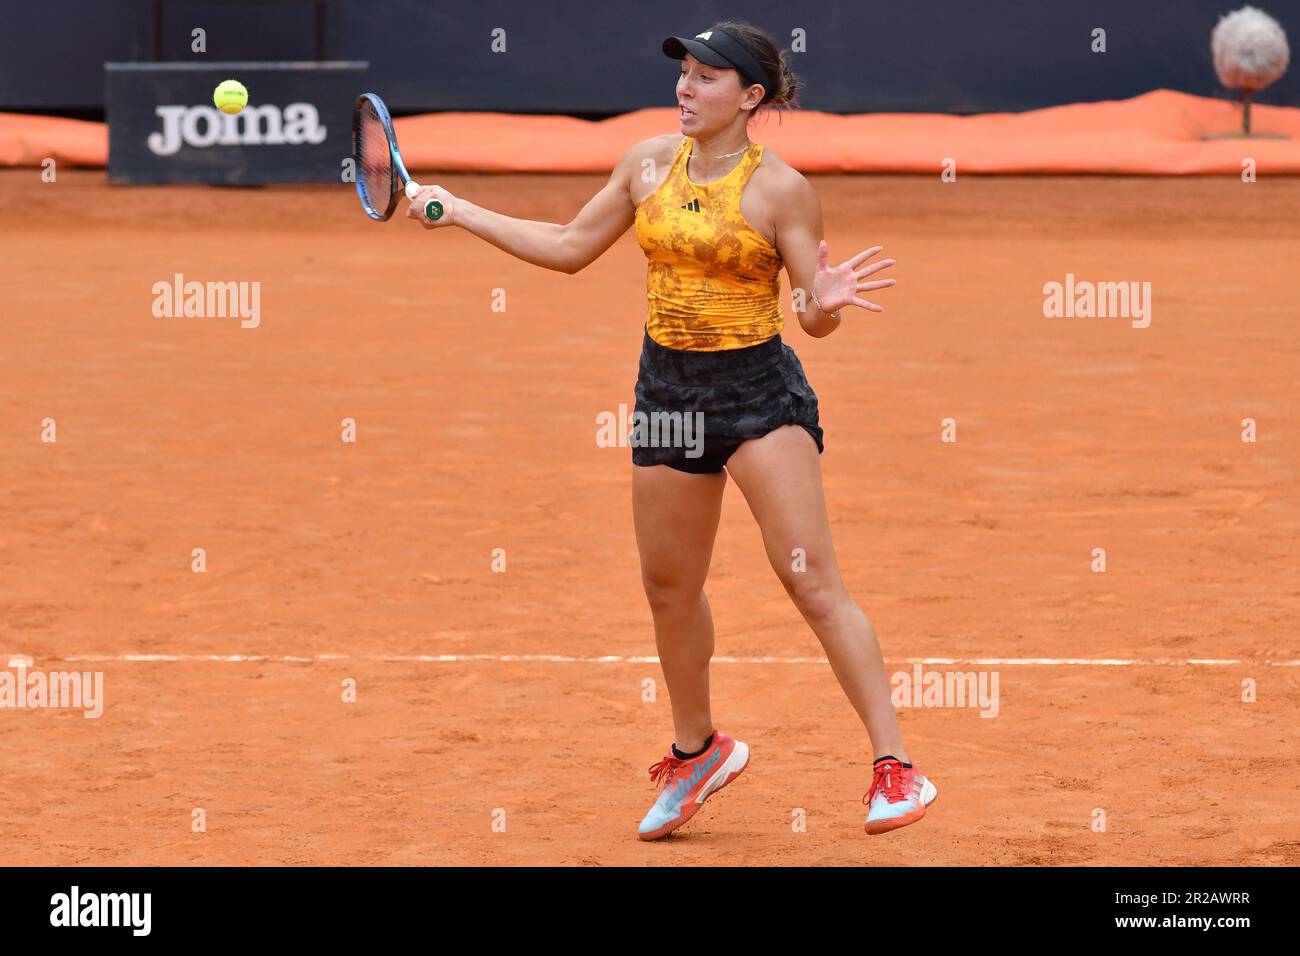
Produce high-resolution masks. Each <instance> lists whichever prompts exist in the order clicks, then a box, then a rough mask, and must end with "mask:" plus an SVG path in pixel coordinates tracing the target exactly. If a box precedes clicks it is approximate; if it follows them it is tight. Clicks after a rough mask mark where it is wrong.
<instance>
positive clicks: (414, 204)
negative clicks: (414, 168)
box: [406, 186, 456, 229]
mask: <svg viewBox="0 0 1300 956" xmlns="http://www.w3.org/2000/svg"><path fill="white" fill-rule="evenodd" d="M430 199H436V200H438V202H440V203H442V218H441V219H437V220H434V219H428V218H426V217H425V215H424V209H425V206H426V205H427V204H428V202H429V200H430ZM406 218H407V219H415V220H418V221H419V223H420V225H422V226H423V227H424V228H425V229H440V228H441V227H443V226H454V225H456V197H455V196H453V195H452V194H451V193H449V192H447V190H445V189H443V188H442V187H441V186H421V187H420V188H419V189H418V190H417V191H416V193H415V198H414V199H412V200H411V202H410V203H409V204H408V205H407V207H406Z"/></svg>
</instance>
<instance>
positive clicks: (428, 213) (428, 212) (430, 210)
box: [406, 179, 443, 222]
mask: <svg viewBox="0 0 1300 956" xmlns="http://www.w3.org/2000/svg"><path fill="white" fill-rule="evenodd" d="M419 191H420V184H419V183H417V182H415V181H414V180H410V179H408V180H407V181H406V198H407V199H414V198H415V194H416V193H418V192H419ZM442 212H443V209H442V203H440V202H438V200H436V199H430V200H429V201H428V202H427V203H425V204H424V218H425V219H428V220H429V221H430V222H437V221H438V220H439V219H441V218H442Z"/></svg>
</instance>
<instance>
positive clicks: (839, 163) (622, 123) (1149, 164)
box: [0, 90, 1300, 175]
mask: <svg viewBox="0 0 1300 956" xmlns="http://www.w3.org/2000/svg"><path fill="white" fill-rule="evenodd" d="M1240 124H1241V118H1240V112H1239V107H1238V106H1237V105H1236V104H1235V103H1232V102H1229V101H1226V100H1216V99H1210V98H1207V97H1201V96H1192V95H1190V94H1187V93H1178V92H1175V91H1173V90H1156V91H1154V92H1151V93H1145V94H1143V95H1141V96H1136V97H1134V98H1133V99H1129V100H1113V101H1108V102H1102V103H1074V104H1069V105H1066V106H1054V107H1050V108H1048V109H1042V110H1032V111H1030V112H1027V113H985V114H981V115H977V116H950V115H947V114H934V113H866V114H858V115H853V116H839V115H835V114H832V113H818V112H813V111H806V112H805V111H801V110H794V111H792V112H790V113H786V114H784V115H783V116H781V117H780V118H779V119H778V118H777V117H775V116H773V117H770V118H768V119H766V120H759V121H757V122H756V123H755V124H754V125H753V126H752V127H751V130H750V133H751V136H752V137H753V138H754V139H755V140H756V141H758V142H760V143H763V144H765V145H766V146H769V147H770V148H771V149H773V150H774V151H775V152H777V153H778V154H780V156H781V158H782V159H784V160H785V161H786V162H788V163H790V165H792V166H794V167H795V168H796V169H799V170H801V171H803V172H807V173H832V172H844V173H850V172H852V173H936V174H937V173H938V172H939V171H940V169H941V168H942V167H943V164H944V161H945V159H949V158H950V159H952V160H953V161H954V162H955V164H956V170H957V172H958V174H960V173H963V172H965V173H1125V174H1156V175H1178V174H1188V173H1233V174H1237V173H1240V172H1241V169H1242V161H1243V159H1245V158H1246V157H1250V158H1252V159H1254V160H1255V163H1256V166H1257V169H1258V171H1259V173H1260V174H1265V175H1267V174H1273V175H1276V174H1282V173H1290V174H1296V173H1300V109H1296V108H1294V107H1280V106H1261V105H1256V106H1255V107H1254V109H1253V126H1254V129H1255V131H1256V132H1272V133H1285V134H1287V135H1289V136H1290V137H1291V138H1290V139H1287V140H1270V139H1251V140H1241V139H1224V140H1211V141H1206V140H1203V139H1202V136H1203V135H1205V134H1210V133H1230V132H1233V131H1234V130H1237V129H1239V128H1240ZM396 127H397V138H398V141H399V142H400V144H401V147H402V154H403V156H404V157H405V159H406V162H407V165H408V166H409V167H410V168H411V169H413V170H415V169H419V170H447V171H456V172H584V173H588V172H596V173H599V172H608V171H609V170H611V169H612V168H613V167H614V165H615V164H616V163H617V162H618V159H619V158H620V157H621V156H622V155H623V153H624V152H625V151H626V150H627V148H628V146H630V145H631V144H632V143H634V142H636V141H637V140H639V139H643V138H645V137H648V136H654V135H656V134H659V133H667V132H675V131H676V130H677V128H678V125H677V112H676V110H674V109H663V108H660V109H647V110H638V111H636V112H634V113H626V114H623V115H621V116H616V117H613V118H611V119H607V120H600V121H595V122H593V121H589V120H581V119H574V118H573V117H568V116H516V115H513V114H509V113H431V114H426V115H423V116H411V117H407V118H405V119H399V120H397V122H396ZM107 154H108V139H107V136H106V135H105V128H104V125H103V124H102V123H86V122H82V121H79V120H64V119H54V118H50V117H33V116H15V115H6V114H0V165H9V166H35V165H39V164H40V162H41V160H42V159H43V158H45V157H46V156H53V157H54V158H55V159H56V160H59V161H61V162H66V163H70V164H73V165H84V166H103V165H104V164H105V162H106V160H107Z"/></svg>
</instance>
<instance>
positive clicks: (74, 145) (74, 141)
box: [0, 113, 108, 166]
mask: <svg viewBox="0 0 1300 956" xmlns="http://www.w3.org/2000/svg"><path fill="white" fill-rule="evenodd" d="M47 158H50V159H53V160H54V161H55V162H56V163H59V164H62V165H68V166H106V165H108V127H107V126H105V125H104V124H103V123H89V122H86V121H85V120H73V119H60V118H58V117H55V116H20V115H18V114H16V113H0V166H39V165H41V163H42V162H43V161H44V160H45V159H47Z"/></svg>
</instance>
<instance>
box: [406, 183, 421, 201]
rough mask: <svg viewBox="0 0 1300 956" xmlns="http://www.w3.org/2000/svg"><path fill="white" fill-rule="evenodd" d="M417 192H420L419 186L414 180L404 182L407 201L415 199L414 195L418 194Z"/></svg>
mask: <svg viewBox="0 0 1300 956" xmlns="http://www.w3.org/2000/svg"><path fill="white" fill-rule="evenodd" d="M419 191H420V184H419V183H417V182H415V181H414V180H410V179H408V180H407V181H406V198H407V199H414V198H415V194H416V193H418V192H419Z"/></svg>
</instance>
